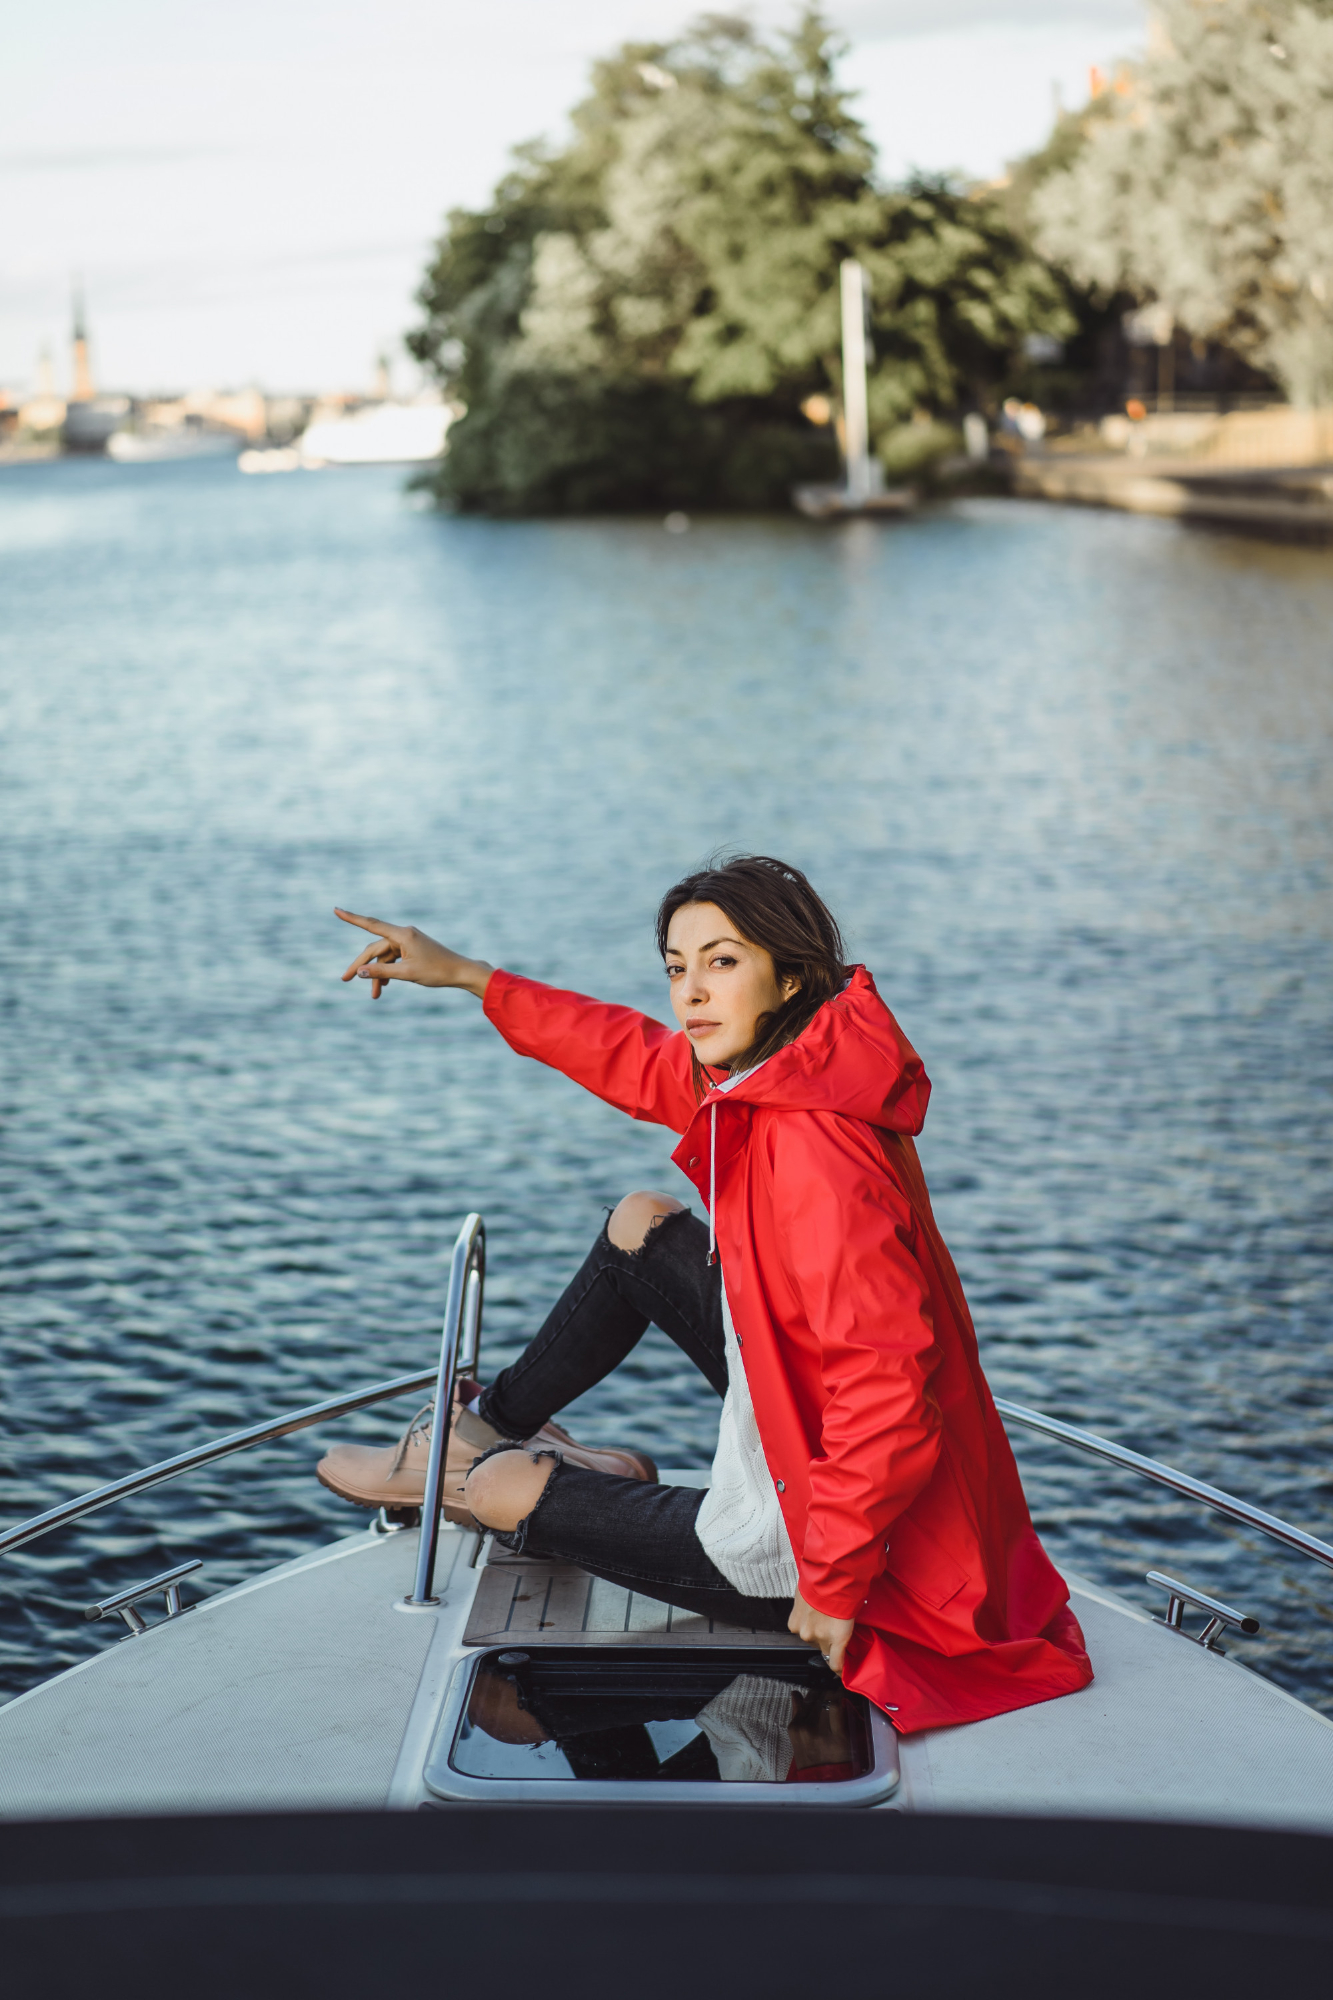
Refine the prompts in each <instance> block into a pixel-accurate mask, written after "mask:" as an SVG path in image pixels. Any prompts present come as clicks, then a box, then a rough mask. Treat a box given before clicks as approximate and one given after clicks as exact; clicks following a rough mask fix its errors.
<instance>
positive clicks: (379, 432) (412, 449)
mask: <svg viewBox="0 0 1333 2000" xmlns="http://www.w3.org/2000/svg"><path fill="white" fill-rule="evenodd" d="M452 422H453V412H452V410H450V409H449V408H448V407H447V406H446V405H445V404H444V403H440V402H421V403H368V404H367V405H366V407H365V408H364V409H361V410H353V411H352V413H351V415H350V416H342V417H318V418H317V419H316V420H315V422H314V423H312V424H310V425H308V426H307V428H306V431H305V433H304V435H303V436H302V437H301V439H300V441H299V444H298V446H297V449H298V451H299V453H300V462H301V464H302V465H305V466H322V465H421V464H425V463H427V462H428V461H429V460H431V459H434V458H438V457H439V456H440V454H441V452H442V451H443V450H444V441H445V438H446V437H447V435H448V432H449V426H450V424H451V423H452Z"/></svg>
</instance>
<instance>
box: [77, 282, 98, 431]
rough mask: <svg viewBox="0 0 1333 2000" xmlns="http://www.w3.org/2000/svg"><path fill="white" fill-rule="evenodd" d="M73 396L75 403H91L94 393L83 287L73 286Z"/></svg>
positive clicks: (78, 284) (79, 285)
mask: <svg viewBox="0 0 1333 2000" xmlns="http://www.w3.org/2000/svg"><path fill="white" fill-rule="evenodd" d="M73 342H74V394H73V397H72V398H71V400H72V401H73V402H75V403H91V401H92V400H93V396H94V394H95V393H96V392H95V390H94V389H93V371H92V368H91V366H90V364H89V360H88V320H87V314H86V312H85V310H84V303H83V286H82V285H81V284H80V283H79V282H78V280H77V279H76V280H75V284H74V329H73Z"/></svg>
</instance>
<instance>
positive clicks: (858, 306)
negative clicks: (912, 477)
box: [842, 257, 870, 500]
mask: <svg viewBox="0 0 1333 2000" xmlns="http://www.w3.org/2000/svg"><path fill="white" fill-rule="evenodd" d="M865 277H866V274H865V272H864V271H863V270H862V268H861V266H860V265H859V264H858V263H857V261H856V259H855V257H847V258H844V260H843V264H842V420H843V425H844V427H845V430H846V446H845V448H846V453H847V492H848V496H849V498H851V499H854V500H865V499H867V498H868V497H869V494H870V422H869V416H868V412H867V409H866V292H865Z"/></svg>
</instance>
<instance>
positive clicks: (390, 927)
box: [333, 903, 407, 941]
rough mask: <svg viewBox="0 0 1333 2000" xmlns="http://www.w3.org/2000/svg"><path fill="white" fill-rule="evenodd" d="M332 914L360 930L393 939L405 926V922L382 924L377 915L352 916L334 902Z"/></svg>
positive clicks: (395, 938) (348, 911)
mask: <svg viewBox="0 0 1333 2000" xmlns="http://www.w3.org/2000/svg"><path fill="white" fill-rule="evenodd" d="M333 914H334V916H335V917H341V918H342V920H343V922H344V923H345V924H356V925H357V927H358V929H360V930H363V931H374V932H375V934H376V936H377V937H386V938H393V939H394V940H395V941H396V940H397V938H398V935H399V933H400V932H401V931H403V930H405V929H406V928H407V927H406V925H405V924H382V923H380V921H379V919H378V918H377V917H354V916H353V915H352V912H351V911H350V910H340V909H339V908H338V905H337V904H336V903H335V904H334V906H333Z"/></svg>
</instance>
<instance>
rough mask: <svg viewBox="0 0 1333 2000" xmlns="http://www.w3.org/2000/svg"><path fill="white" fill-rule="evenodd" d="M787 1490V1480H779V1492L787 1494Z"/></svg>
mask: <svg viewBox="0 0 1333 2000" xmlns="http://www.w3.org/2000/svg"><path fill="white" fill-rule="evenodd" d="M786 1490H787V1482H786V1480H785V1479H779V1481H778V1492H779V1493H785V1492H786Z"/></svg>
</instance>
